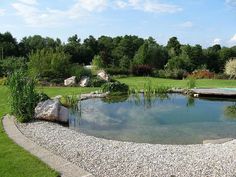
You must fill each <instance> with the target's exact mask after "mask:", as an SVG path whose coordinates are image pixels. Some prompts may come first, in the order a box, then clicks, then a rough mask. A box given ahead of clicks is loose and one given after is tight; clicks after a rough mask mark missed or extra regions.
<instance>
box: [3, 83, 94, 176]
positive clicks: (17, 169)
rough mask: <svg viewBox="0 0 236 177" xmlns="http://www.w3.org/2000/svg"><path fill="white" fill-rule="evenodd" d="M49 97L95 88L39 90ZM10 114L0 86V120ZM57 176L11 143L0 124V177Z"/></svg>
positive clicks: (7, 97) (5, 89)
mask: <svg viewBox="0 0 236 177" xmlns="http://www.w3.org/2000/svg"><path fill="white" fill-rule="evenodd" d="M39 90H40V91H44V92H45V93H47V94H48V95H49V96H56V95H65V94H81V93H85V92H91V91H93V90H97V89H96V88H72V87H70V88H56V87H52V88H46V87H44V88H39ZM9 112H10V105H9V93H8V89H7V88H6V87H3V86H0V120H1V119H2V117H3V115H5V114H7V113H9ZM58 175H59V174H58V173H57V172H55V171H54V170H52V169H50V168H49V167H48V166H47V165H46V164H44V163H43V162H41V161H40V160H39V159H37V158H36V157H34V156H32V155H30V153H28V152H26V151H25V150H23V149H22V148H21V147H19V146H17V145H16V144H15V143H14V142H12V141H11V140H10V139H9V138H8V136H7V135H6V133H5V132H4V130H3V127H2V122H1V124H0V177H56V176H58Z"/></svg>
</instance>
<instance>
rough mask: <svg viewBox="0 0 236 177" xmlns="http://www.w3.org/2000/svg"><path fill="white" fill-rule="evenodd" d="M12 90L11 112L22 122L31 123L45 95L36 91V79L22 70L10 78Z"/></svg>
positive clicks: (8, 83)
mask: <svg viewBox="0 0 236 177" xmlns="http://www.w3.org/2000/svg"><path fill="white" fill-rule="evenodd" d="M7 85H8V87H9V90H10V95H11V97H10V102H11V112H12V114H14V115H15V116H16V117H17V120H18V121H20V122H27V121H30V120H31V119H32V118H33V116H34V108H35V107H36V105H37V103H38V102H39V101H41V100H42V99H43V98H44V97H45V95H42V96H40V95H39V94H38V93H37V92H36V91H35V85H36V79H35V78H30V77H28V76H27V75H26V73H25V72H23V71H22V70H19V71H16V72H14V73H13V74H11V75H10V76H9V78H8V81H7Z"/></svg>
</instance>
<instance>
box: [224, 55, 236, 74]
mask: <svg viewBox="0 0 236 177" xmlns="http://www.w3.org/2000/svg"><path fill="white" fill-rule="evenodd" d="M225 74H227V75H229V76H230V78H235V77H236V58H234V59H231V60H229V61H227V63H226V65H225Z"/></svg>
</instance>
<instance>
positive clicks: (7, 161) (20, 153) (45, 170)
mask: <svg viewBox="0 0 236 177" xmlns="http://www.w3.org/2000/svg"><path fill="white" fill-rule="evenodd" d="M118 80H119V81H121V82H123V83H126V84H128V85H129V86H130V87H131V88H132V87H133V88H138V89H142V88H143V86H144V84H145V83H147V81H148V80H150V81H151V82H152V85H153V86H157V85H165V86H170V87H181V88H185V87H186V83H187V81H186V80H171V79H158V78H150V77H128V78H122V79H118ZM197 87H204V88H211V87H236V81H235V80H198V81H197ZM38 90H40V91H43V92H45V93H46V94H48V95H49V96H51V97H52V96H56V95H66V94H81V93H86V92H91V91H94V90H98V88H73V87H66V88H65V87H50V88H49V87H40V88H38ZM8 97H9V94H8V90H7V88H6V87H3V86H0V120H1V117H2V116H3V115H4V114H6V113H9V111H10V106H9V103H8V99H9V98H8ZM57 175H58V174H57V172H55V171H53V170H51V169H50V168H49V167H48V166H47V165H45V164H44V163H42V162H41V161H40V160H38V159H37V158H35V157H33V156H32V155H30V154H29V153H28V152H26V151H24V150H23V149H22V148H20V147H19V146H17V145H16V144H14V142H12V141H11V140H10V139H9V138H8V136H7V135H6V134H5V133H4V131H3V127H2V124H0V176H1V177H28V176H30V177H36V176H37V177H55V176H57Z"/></svg>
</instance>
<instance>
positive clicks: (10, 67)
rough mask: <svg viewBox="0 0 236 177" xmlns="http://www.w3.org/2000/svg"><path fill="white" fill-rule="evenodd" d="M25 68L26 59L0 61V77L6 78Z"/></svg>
mask: <svg viewBox="0 0 236 177" xmlns="http://www.w3.org/2000/svg"><path fill="white" fill-rule="evenodd" d="M26 68H27V64H26V59H25V58H23V57H8V58H6V59H4V60H0V76H8V75H10V74H12V73H13V72H14V71H16V70H19V69H26Z"/></svg>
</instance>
